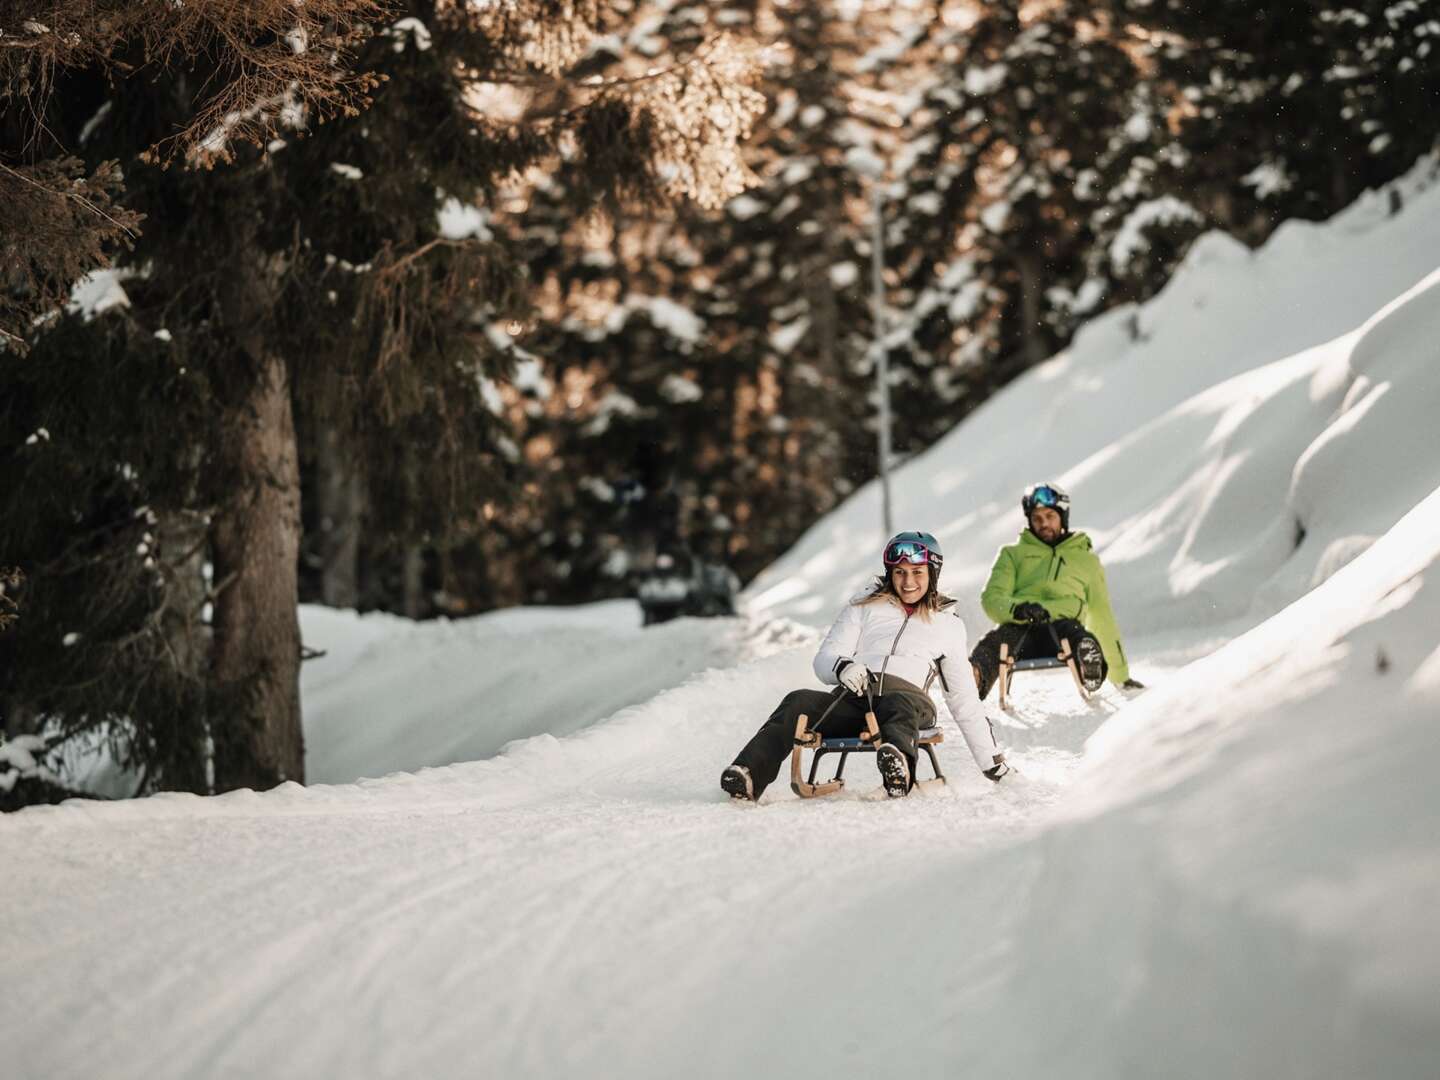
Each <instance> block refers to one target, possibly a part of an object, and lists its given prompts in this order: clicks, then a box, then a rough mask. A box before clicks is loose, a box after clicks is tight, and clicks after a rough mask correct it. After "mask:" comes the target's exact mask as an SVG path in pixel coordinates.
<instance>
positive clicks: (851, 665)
mask: <svg viewBox="0 0 1440 1080" xmlns="http://www.w3.org/2000/svg"><path fill="white" fill-rule="evenodd" d="M840 685H841V686H843V687H845V689H846V690H849V691H850V692H851V693H852V694H863V693H865V688H866V687H867V686H869V685H870V669H869V668H867V667H866V666H865V665H864V664H862V663H860V662H859V661H858V660H851V661H848V662H847V663H846V664H845V666H844V667H842V668H841V669H840Z"/></svg>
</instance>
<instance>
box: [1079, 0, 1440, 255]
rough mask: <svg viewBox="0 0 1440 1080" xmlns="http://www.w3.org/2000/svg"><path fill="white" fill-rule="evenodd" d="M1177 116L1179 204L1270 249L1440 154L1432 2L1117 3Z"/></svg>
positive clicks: (1439, 71) (1438, 59) (1439, 63)
mask: <svg viewBox="0 0 1440 1080" xmlns="http://www.w3.org/2000/svg"><path fill="white" fill-rule="evenodd" d="M1102 6H1103V7H1105V8H1107V9H1109V10H1110V11H1113V13H1114V18H1116V19H1117V20H1122V21H1124V22H1126V23H1127V24H1129V25H1130V26H1132V27H1134V28H1136V30H1137V31H1138V34H1139V38H1138V40H1139V45H1138V49H1137V54H1138V55H1139V56H1141V58H1142V60H1143V62H1144V63H1145V64H1146V65H1147V67H1148V68H1149V69H1150V70H1151V76H1150V77H1151V79H1152V81H1153V82H1154V84H1155V85H1156V87H1157V89H1158V91H1159V92H1160V93H1161V94H1162V95H1163V96H1166V97H1168V98H1169V99H1170V100H1171V102H1172V103H1173V104H1172V118H1173V119H1172V123H1173V127H1174V129H1175V132H1176V139H1175V145H1176V157H1175V164H1176V165H1177V168H1176V169H1175V170H1174V173H1173V176H1171V177H1170V178H1169V179H1168V180H1166V181H1165V182H1164V185H1163V186H1164V187H1165V189H1166V190H1168V191H1170V192H1171V193H1180V192H1182V191H1183V192H1184V194H1185V197H1186V198H1187V199H1188V200H1190V201H1193V202H1195V203H1196V204H1197V205H1198V206H1199V208H1200V209H1201V210H1202V212H1204V213H1205V214H1206V216H1207V217H1209V218H1210V219H1211V220H1213V221H1215V222H1217V223H1218V224H1220V225H1221V226H1222V227H1224V228H1226V229H1228V230H1230V231H1232V232H1234V233H1236V234H1237V235H1239V236H1241V237H1242V238H1243V239H1245V240H1247V241H1249V242H1252V243H1258V242H1259V241H1260V240H1263V239H1264V238H1265V237H1266V236H1267V235H1268V234H1269V232H1270V231H1271V230H1272V229H1273V228H1274V227H1275V226H1276V225H1277V224H1279V222H1281V221H1283V220H1285V219H1287V218H1290V217H1302V218H1311V219H1318V218H1323V217H1327V216H1329V215H1330V214H1333V213H1334V212H1335V211H1337V210H1339V209H1340V208H1341V207H1343V206H1345V205H1346V204H1347V203H1348V202H1350V201H1351V200H1352V199H1354V198H1355V197H1356V196H1357V195H1359V193H1360V192H1361V191H1363V190H1365V189H1366V188H1369V187H1375V186H1378V185H1380V184H1382V183H1384V182H1385V181H1387V180H1389V179H1391V178H1393V177H1395V176H1397V175H1398V174H1399V173H1400V172H1402V171H1403V170H1405V169H1407V168H1409V167H1410V165H1411V164H1413V163H1414V161H1415V160H1416V158H1417V157H1419V156H1420V155H1421V154H1423V153H1426V152H1427V151H1429V150H1431V149H1433V148H1434V147H1435V145H1436V138H1437V134H1440V120H1437V119H1436V118H1437V115H1440V113H1437V105H1440V24H1437V22H1436V20H1435V16H1434V12H1433V11H1432V10H1430V8H1431V5H1429V4H1427V3H1399V4H1396V3H1390V2H1388V0H1387V2H1383V3H1382V2H1378V0H1361V2H1354V3H1352V2H1348V0H1347V2H1344V3H1339V2H1329V0H1326V2H1313V3H1305V4H1298V5H1286V6H1271V7H1264V8H1255V7H1254V6H1253V5H1248V4H1240V3H1234V2H1222V3H1217V4H1206V5H1192V4H1186V3H1182V2H1179V0H1154V2H1143V3H1142V2H1139V0H1118V2H1110V3H1106V4H1104V5H1102Z"/></svg>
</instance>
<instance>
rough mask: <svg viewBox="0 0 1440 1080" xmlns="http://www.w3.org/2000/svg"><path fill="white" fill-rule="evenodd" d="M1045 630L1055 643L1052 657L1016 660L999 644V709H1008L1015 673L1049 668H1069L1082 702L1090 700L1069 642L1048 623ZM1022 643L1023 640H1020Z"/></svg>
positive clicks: (1008, 650)
mask: <svg viewBox="0 0 1440 1080" xmlns="http://www.w3.org/2000/svg"><path fill="white" fill-rule="evenodd" d="M1045 629H1047V630H1049V631H1050V640H1051V641H1053V642H1055V649H1056V652H1055V655H1054V656H1035V657H1031V658H1029V659H1026V660H1017V659H1015V657H1013V656H1011V655H1010V646H1009V645H1006V644H1005V643H1004V642H1001V644H1000V676H999V678H998V679H997V680H996V682H997V685H998V686H999V687H1000V708H1002V709H1008V708H1009V707H1010V701H1009V697H1010V680H1011V678H1013V677H1014V674H1015V672H1017V671H1045V670H1047V669H1049V668H1062V667H1063V668H1069V669H1070V675H1071V677H1072V678H1073V679H1074V680H1075V689H1076V690H1078V691H1079V692H1080V698H1081V700H1082V701H1089V700H1090V691H1089V690H1086V689H1085V680H1084V679H1082V678H1080V662H1079V661H1078V660H1077V659H1076V658H1075V654H1074V653H1073V652H1071V651H1070V642H1069V640H1068V639H1067V638H1062V637H1061V636H1060V635H1059V634H1057V633H1055V628H1054V627H1053V626H1051V625H1049V624H1048V623H1047V624H1046V625H1045ZM1020 640H1021V641H1022V642H1023V641H1024V640H1025V639H1024V638H1021V639H1020Z"/></svg>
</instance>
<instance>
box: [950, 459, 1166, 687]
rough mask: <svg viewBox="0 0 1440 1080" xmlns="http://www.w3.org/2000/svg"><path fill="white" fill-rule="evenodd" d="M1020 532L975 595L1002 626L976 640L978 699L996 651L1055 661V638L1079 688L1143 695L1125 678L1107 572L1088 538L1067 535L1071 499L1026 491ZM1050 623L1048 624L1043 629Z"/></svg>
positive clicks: (995, 664) (1049, 487)
mask: <svg viewBox="0 0 1440 1080" xmlns="http://www.w3.org/2000/svg"><path fill="white" fill-rule="evenodd" d="M1020 509H1021V510H1022V511H1023V512H1024V514H1025V523H1026V528H1025V529H1024V530H1023V531H1022V532H1021V533H1020V539H1019V540H1018V541H1017V542H1016V543H1014V544H1011V545H1009V546H1008V547H1003V548H1001V549H1000V553H999V555H998V556H996V559H995V566H994V568H993V569H992V570H991V571H990V580H989V582H988V583H987V584H986V586H985V591H984V592H982V593H981V594H980V604H981V606H982V607H984V609H985V614H987V615H989V616H990V618H992V619H994V620H995V621H996V622H997V623H999V624H1000V625H999V626H998V627H996V628H995V629H994V630H992V631H990V633H988V634H986V635H985V636H984V637H983V638H981V639H980V643H979V644H978V645H976V646H975V651H974V652H972V653H971V654H970V662H971V664H973V665H974V668H975V684H976V689H977V690H978V692H979V694H980V698H981V700H984V699H985V697H986V696H987V695H988V694H989V693H990V687H992V686H993V685H994V684H995V680H996V679H997V678H998V677H999V674H1000V646H1001V644H1002V643H1003V644H1006V645H1008V646H1009V647H1010V655H1011V656H1013V657H1015V658H1016V659H1025V658H1027V657H1035V656H1054V655H1055V640H1054V639H1053V638H1052V637H1051V636H1050V631H1051V630H1052V629H1053V630H1054V631H1055V634H1056V636H1057V637H1059V638H1061V639H1063V640H1065V641H1068V642H1069V643H1070V650H1071V652H1073V653H1074V654H1075V659H1076V662H1077V663H1078V665H1079V668H1080V681H1081V682H1082V683H1083V684H1084V685H1085V689H1087V690H1090V691H1095V690H1098V689H1100V686H1101V684H1103V683H1104V681H1105V678H1106V676H1107V675H1108V676H1109V678H1110V681H1111V682H1112V683H1114V684H1115V685H1116V686H1121V687H1124V688H1125V689H1127V690H1139V689H1143V685H1142V684H1141V683H1139V682H1137V681H1136V680H1134V679H1132V678H1131V677H1130V665H1129V664H1128V663H1127V662H1126V660H1125V649H1124V646H1122V645H1121V644H1120V630H1119V628H1118V627H1117V626H1116V625H1115V613H1114V612H1113V611H1111V610H1110V591H1109V589H1108V587H1107V586H1106V584H1105V571H1104V569H1103V568H1102V567H1101V565H1100V559H1099V557H1098V556H1097V555H1096V554H1095V552H1094V551H1093V550H1092V545H1091V543H1090V537H1088V536H1086V535H1085V534H1084V533H1083V532H1075V533H1072V532H1071V531H1070V496H1069V495H1067V494H1066V493H1065V492H1064V491H1063V490H1061V489H1060V488H1059V487H1058V486H1057V485H1055V484H1032V485H1031V486H1030V487H1028V488H1026V490H1025V494H1024V496H1023V497H1022V498H1021V500H1020ZM1047 624H1048V625H1047Z"/></svg>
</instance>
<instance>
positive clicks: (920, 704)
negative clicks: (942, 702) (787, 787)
mask: <svg viewBox="0 0 1440 1080" xmlns="http://www.w3.org/2000/svg"><path fill="white" fill-rule="evenodd" d="M874 685H878V677H876V683H875V684H874ZM870 700H871V701H873V702H874V705H875V722H876V723H877V724H879V726H880V741H881V742H882V743H889V744H890V745H892V746H894V747H895V749H897V750H899V751H900V752H901V753H902V754H904V755H905V758H906V760H907V761H909V762H910V776H911V779H912V782H913V779H914V776H915V755H916V753H917V752H918V751H917V749H916V746H915V740H916V739H917V738H918V737H919V735H920V729H921V728H925V727H932V726H934V723H935V703H934V702H933V701H931V700H930V695H929V694H927V693H925V691H924V690H922V689H920V687H918V686H916V685H915V684H914V683H908V682H906V681H905V680H904V679H897V678H895V677H894V676H893V675H887V676H885V692H884V693H883V694H876V695H875V696H874V697H873V698H871V699H870ZM832 706H833V708H832ZM867 707H868V705H867V701H866V699H865V698H864V697H863V696H862V695H859V694H852V693H851V692H850V691H849V690H846V689H845V688H844V687H836V688H835V689H834V690H831V691H828V692H827V691H824V690H792V691H791V692H790V693H788V694H786V695H785V697H784V699H783V700H782V701H781V702H780V704H779V705H778V706H776V708H775V711H774V712H773V713H771V714H770V719H769V720H766V721H765V723H763V724H761V725H760V730H759V731H757V732H755V735H754V737H753V738H751V740H750V741H749V742H748V743H746V744H745V749H743V750H741V751H740V753H739V754H737V755H736V757H735V762H734V763H735V764H736V765H744V766H745V767H746V768H747V769H749V770H750V781H751V783H752V784H753V785H754V788H755V798H757V799H758V798H760V793H761V792H762V791H764V790H765V789H766V788H767V787H769V786H770V784H771V782H772V781H773V780H774V779H775V776H776V774H777V773H779V771H780V766H781V764H782V763H783V762H784V761H785V758H786V756H787V755H788V754H789V753H790V750H791V748H792V747H794V745H795V722H796V721H797V720H798V719H799V717H800V714H801V713H804V714H805V715H806V716H808V717H809V718H810V722H809V725H808V726H809V728H810V730H811V731H818V732H820V734H822V735H834V736H838V737H840V738H844V737H847V736H854V735H859V734H860V733H861V732H863V731H865V730H866V728H865V710H866V708H867ZM822 716H824V718H825V719H824V720H823V721H822V720H821V719H820V718H821V717H822Z"/></svg>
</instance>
